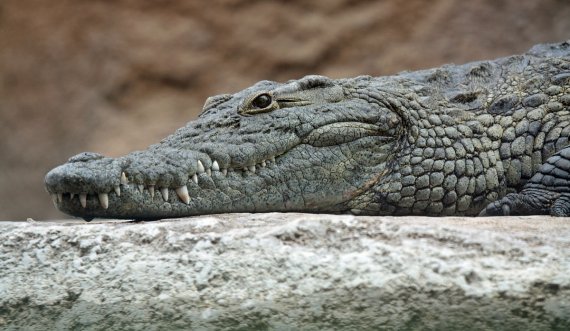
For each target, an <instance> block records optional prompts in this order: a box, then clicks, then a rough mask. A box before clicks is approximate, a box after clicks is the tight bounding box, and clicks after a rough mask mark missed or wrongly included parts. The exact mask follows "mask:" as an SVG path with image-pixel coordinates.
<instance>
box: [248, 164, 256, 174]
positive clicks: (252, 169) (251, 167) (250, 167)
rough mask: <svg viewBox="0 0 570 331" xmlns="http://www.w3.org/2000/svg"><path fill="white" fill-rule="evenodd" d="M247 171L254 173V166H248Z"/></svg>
mask: <svg viewBox="0 0 570 331" xmlns="http://www.w3.org/2000/svg"><path fill="white" fill-rule="evenodd" d="M248 169H249V171H251V172H253V173H255V165H252V166H249V168H248Z"/></svg>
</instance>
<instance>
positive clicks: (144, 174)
mask: <svg viewBox="0 0 570 331" xmlns="http://www.w3.org/2000/svg"><path fill="white" fill-rule="evenodd" d="M569 136H570V43H569V42H563V43H559V44H548V45H538V46H535V47H533V48H532V49H531V50H530V51H529V52H527V53H526V54H523V55H516V56H511V57H506V58H501V59H497V60H494V61H482V62H474V63H468V64H465V65H447V66H443V67H440V68H436V69H430V70H422V71H417V72H405V73H400V74H398V75H394V76H387V77H369V76H360V77H356V78H350V79H338V80H333V79H329V78H327V77H323V76H307V77H304V78H302V79H300V80H294V81H289V82H287V83H276V82H271V81H262V82H259V83H257V84H255V85H253V86H252V87H250V88H247V89H245V90H243V91H241V92H238V93H236V94H224V95H218V96H215V97H211V98H209V99H208V100H207V101H206V104H205V105H204V109H203V111H202V113H201V114H200V116H199V117H198V118H197V119H196V120H194V121H192V122H189V123H188V124H187V125H186V126H184V127H182V128H180V129H178V130H177V131H176V132H175V133H174V134H172V135H171V136H169V137H167V138H165V139H164V140H162V141H161V142H160V143H159V144H156V145H152V146H150V147H149V148H148V149H147V150H144V151H136V152H133V153H130V154H128V155H125V156H123V157H119V158H107V157H103V156H101V155H99V154H95V153H82V154H79V155H76V156H74V157H72V158H71V159H70V160H69V161H68V162H67V163H65V164H64V165H62V166H59V167H57V168H55V169H53V170H52V171H50V172H49V173H48V174H47V176H46V179H45V183H46V187H47V190H48V192H49V193H50V194H51V195H52V197H53V200H54V203H55V204H56V206H57V207H58V208H59V209H60V210H62V211H64V212H66V213H68V214H71V215H75V216H80V217H83V218H85V219H92V218H95V217H105V218H133V219H157V218H168V217H181V216H188V215H197V214H208V213H225V212H270V211H285V212H286V211H302V212H328V213H344V212H352V213H354V214H371V215H473V216H474V215H478V214H481V215H509V214H552V215H568V214H569V211H570V185H569V184H570V182H569V180H570V174H569V172H570V147H568V146H569V143H568V138H569Z"/></svg>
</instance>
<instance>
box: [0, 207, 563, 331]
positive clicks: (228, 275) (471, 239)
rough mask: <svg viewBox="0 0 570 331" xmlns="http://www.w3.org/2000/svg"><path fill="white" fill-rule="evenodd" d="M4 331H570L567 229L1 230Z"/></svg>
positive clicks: (115, 225) (405, 220)
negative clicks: (384, 330)
mask: <svg viewBox="0 0 570 331" xmlns="http://www.w3.org/2000/svg"><path fill="white" fill-rule="evenodd" d="M0 329H2V330H71V329H73V330H189V329H192V330H213V329H215V330H260V329H261V330H265V329H268V330H370V329H386V330H517V331H520V330H569V329H570V219H562V218H549V217H510V218H454V217H451V218H428V217H422V218H417V217H400V218H394V217H354V216H345V215H342V216H336V215H312V214H293V213H292V214H279V213H272V214H226V215H213V216H202V217H193V218H186V219H179V220H168V221H159V222H152V223H134V222H119V221H104V222H99V223H82V222H72V221H70V222H54V223H44V222H40V223H37V222H36V223H26V222H22V223H14V222H4V223H0Z"/></svg>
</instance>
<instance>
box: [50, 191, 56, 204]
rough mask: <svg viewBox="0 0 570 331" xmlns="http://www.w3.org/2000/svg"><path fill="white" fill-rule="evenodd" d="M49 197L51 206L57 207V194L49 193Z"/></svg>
mask: <svg viewBox="0 0 570 331" xmlns="http://www.w3.org/2000/svg"><path fill="white" fill-rule="evenodd" d="M50 196H51V201H52V202H53V205H54V206H56V207H57V194H56V193H50Z"/></svg>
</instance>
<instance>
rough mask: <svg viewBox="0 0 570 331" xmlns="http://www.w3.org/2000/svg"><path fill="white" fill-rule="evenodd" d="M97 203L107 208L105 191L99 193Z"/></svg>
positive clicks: (107, 201) (107, 196)
mask: <svg viewBox="0 0 570 331" xmlns="http://www.w3.org/2000/svg"><path fill="white" fill-rule="evenodd" d="M99 203H100V204H101V207H103V209H107V208H109V195H108V194H107V193H99Z"/></svg>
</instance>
